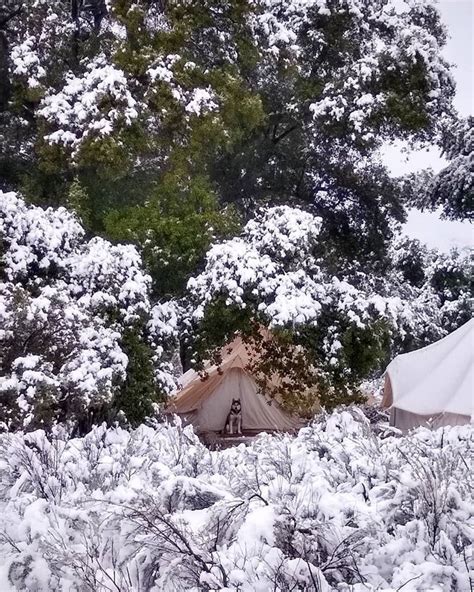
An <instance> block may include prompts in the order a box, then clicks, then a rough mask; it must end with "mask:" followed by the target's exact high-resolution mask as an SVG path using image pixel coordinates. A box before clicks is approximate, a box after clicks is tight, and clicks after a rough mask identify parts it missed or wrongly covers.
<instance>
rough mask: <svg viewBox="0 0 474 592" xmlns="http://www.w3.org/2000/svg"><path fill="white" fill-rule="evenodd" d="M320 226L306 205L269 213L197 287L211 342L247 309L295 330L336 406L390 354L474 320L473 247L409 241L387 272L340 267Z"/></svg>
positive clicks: (197, 308)
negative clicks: (442, 247) (442, 248)
mask: <svg viewBox="0 0 474 592" xmlns="http://www.w3.org/2000/svg"><path fill="white" fill-rule="evenodd" d="M321 226H322V225H321V220H320V218H318V217H316V216H314V215H312V214H310V213H308V212H304V211H302V210H300V209H298V208H290V207H288V206H278V207H274V208H268V209H266V210H263V211H262V212H261V213H260V215H259V216H258V217H257V218H255V219H254V220H251V221H250V222H248V223H247V225H246V226H245V227H244V229H243V231H242V233H241V235H240V236H238V237H236V238H234V239H231V240H227V241H225V242H223V243H220V244H215V245H214V246H212V247H211V249H210V250H209V252H208V254H207V259H206V267H205V269H204V270H203V272H202V273H200V274H199V275H197V276H196V277H194V278H191V279H190V281H189V283H188V290H189V293H190V297H191V300H192V302H193V303H194V313H193V318H194V321H195V323H196V326H197V330H198V332H199V330H200V326H202V327H203V335H204V338H205V339H206V337H205V333H206V331H207V332H208V330H209V323H211V324H212V323H213V322H214V323H216V322H217V323H219V322H220V320H219V319H220V318H224V316H225V315H227V318H228V316H229V312H228V311H229V310H238V311H240V313H236V314H235V318H236V319H237V322H238V323H241V317H242V314H241V313H245V315H247V316H248V317H249V318H250V319H254V320H257V321H258V322H260V323H262V324H264V325H265V326H268V327H270V328H272V329H284V330H289V331H290V332H291V333H292V335H293V340H294V343H296V344H298V345H301V346H303V348H304V349H305V351H306V356H307V363H308V365H313V366H314V367H315V368H317V369H318V370H317V371H318V375H319V381H320V382H324V383H326V381H327V384H326V387H327V388H329V393H330V394H329V396H328V397H326V396H325V395H323V394H322V393H323V389H322V385H321V384H320V385H319V393H320V400H321V402H322V404H324V405H327V406H333V405H334V404H335V403H336V402H337V397H336V398H335V395H334V392H333V389H334V388H337V389H342V391H344V392H345V396H348V395H349V393H348V392H347V388H348V385H350V384H351V385H352V386H353V387H355V386H356V385H357V384H358V383H360V381H362V380H364V379H367V378H369V377H370V376H372V377H374V376H375V374H376V373H379V374H380V372H382V371H383V369H384V363H386V361H387V359H388V357H389V356H393V355H395V354H396V353H400V352H403V351H407V350H409V349H413V348H415V347H420V346H422V345H427V344H428V343H431V342H433V341H435V340H436V339H439V338H441V337H443V336H444V335H446V334H447V333H449V332H451V331H453V330H455V329H456V328H458V327H459V326H460V325H461V324H463V323H464V322H466V321H467V320H468V319H469V318H470V317H469V315H470V313H469V306H470V303H472V298H471V296H470V289H471V285H470V284H471V282H470V279H469V269H470V263H469V254H467V253H456V252H453V253H452V254H450V255H442V254H439V253H436V252H435V251H428V250H426V249H425V250H423V248H422V246H421V245H419V244H418V245H417V244H412V243H410V241H407V240H405V239H403V238H400V239H399V240H397V241H394V242H393V244H392V247H391V250H390V252H389V258H388V260H387V262H386V264H385V265H384V267H382V268H381V271H375V272H371V271H368V270H365V269H363V268H359V267H357V266H356V265H352V266H347V265H345V266H344V267H342V266H341V267H339V266H338V265H337V260H334V257H333V253H332V252H331V251H329V253H328V250H327V247H326V245H325V241H324V238H323V235H322V233H321ZM335 261H336V264H335ZM463 270H464V271H463ZM216 311H217V312H216ZM226 311H227V312H226ZM239 315H240V316H239ZM208 319H210V320H208ZM214 333H215V331H214ZM221 338H223V339H224V340H225V339H228V338H229V337H228V335H227V334H226V335H222V336H221ZM210 345H211V346H212V345H213V344H212V343H211V344H210ZM273 363H274V365H275V366H276V365H277V363H278V361H277V360H274V362H273ZM289 372H290V369H289V368H286V373H289ZM374 373H375V374H374ZM302 390H304V388H303V389H302ZM345 400H346V401H347V400H348V399H345Z"/></svg>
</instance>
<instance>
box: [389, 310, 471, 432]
mask: <svg viewBox="0 0 474 592" xmlns="http://www.w3.org/2000/svg"><path fill="white" fill-rule="evenodd" d="M473 366H474V319H471V320H470V321H469V322H468V323H466V324H465V325H463V326H462V327H460V328H459V329H457V330H456V331H454V333H451V334H450V335H448V336H447V337H444V338H443V339H441V340H440V341H437V342H436V343H433V344H431V345H428V346H427V347H424V348H422V349H419V350H416V351H413V352H410V353H407V354H402V355H399V356H397V357H396V358H395V359H394V360H393V361H392V362H391V363H390V364H389V366H388V367H387V370H386V374H385V388H384V396H383V400H382V405H383V406H384V407H390V408H391V423H392V425H394V426H396V427H398V428H400V429H402V430H405V431H406V430H409V429H411V428H413V427H416V426H419V425H424V424H427V423H428V422H429V423H430V425H432V426H433V427H439V426H443V425H460V424H465V423H469V422H470V421H472V420H473V417H474V373H473Z"/></svg>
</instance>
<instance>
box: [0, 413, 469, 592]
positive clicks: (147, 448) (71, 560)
mask: <svg viewBox="0 0 474 592" xmlns="http://www.w3.org/2000/svg"><path fill="white" fill-rule="evenodd" d="M472 438H473V432H472V427H471V426H463V427H453V428H444V429H442V430H438V431H436V432H431V431H429V430H428V429H425V428H420V429H418V430H417V431H415V432H412V433H411V434H410V435H408V436H403V437H402V436H398V437H384V438H383V439H380V438H379V437H378V436H376V435H375V433H374V432H373V430H372V429H371V426H370V424H369V422H368V421H367V419H365V418H364V417H363V415H362V414H361V413H360V412H357V411H354V410H351V411H348V410H339V411H338V412H336V413H333V414H332V415H324V416H321V417H320V418H319V419H318V421H317V422H314V423H313V424H312V425H310V426H308V427H307V428H304V429H302V430H301V431H300V433H299V435H298V436H296V437H292V436H288V435H280V436H271V435H261V436H260V437H259V438H257V439H256V440H255V441H254V442H253V443H252V444H250V445H248V446H244V445H240V446H238V447H236V448H232V449H227V450H224V451H215V452H210V451H209V450H207V449H206V448H205V447H204V446H203V445H202V444H201V443H200V442H199V440H198V439H197V438H196V436H195V435H194V434H193V432H192V430H191V429H190V428H189V427H187V428H182V427H181V426H180V424H176V425H167V424H160V425H159V426H158V427H157V429H156V430H154V429H151V428H149V427H145V426H141V427H140V428H138V429H137V430H135V431H131V432H130V431H125V430H123V429H121V428H113V429H111V428H109V429H106V428H105V426H100V427H95V428H93V430H92V431H91V432H90V433H88V434H87V435H86V436H85V437H83V438H74V439H68V437H67V436H66V434H65V432H64V431H63V430H60V429H57V428H56V429H55V430H53V433H52V434H51V435H50V436H49V437H47V436H46V435H45V433H44V432H43V431H41V430H39V431H36V432H31V433H28V434H24V435H23V434H2V435H0V459H1V460H0V510H1V512H0V516H1V518H0V587H1V589H2V590H6V591H11V590H25V589H26V590H36V592H46V591H48V592H50V591H61V592H62V591H66V590H71V589H78V590H94V592H106V591H107V592H108V591H109V590H120V591H121V592H132V591H133V592H164V591H166V592H181V591H182V592H184V591H192V592H198V591H199V592H205V591H209V592H210V591H211V590H212V591H220V592H230V591H235V592H237V591H238V592H255V591H261V592H264V591H265V592H266V591H267V590H275V591H276V592H289V591H290V590H301V591H303V590H305V591H307V592H310V591H311V592H317V591H318V592H321V591H326V592H328V591H330V590H334V591H336V590H337V591H340V590H342V591H343V592H354V591H355V592H367V590H379V591H381V592H383V591H386V592H389V591H393V590H396V589H406V590H409V591H410V592H415V591H418V590H431V591H433V592H448V591H449V592H452V591H454V592H463V591H464V590H469V587H470V586H472V581H471V582H470V580H469V557H470V556H471V554H472V533H471V530H470V529H472V513H473V510H474V505H473V499H472V483H470V479H471V476H470V470H469V453H470V450H471V448H472ZM471 577H472V576H471Z"/></svg>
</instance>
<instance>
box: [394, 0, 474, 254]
mask: <svg viewBox="0 0 474 592" xmlns="http://www.w3.org/2000/svg"><path fill="white" fill-rule="evenodd" d="M437 4H438V8H439V10H440V12H441V16H442V19H443V21H444V23H445V24H446V25H447V27H448V34H449V39H448V42H447V44H446V47H445V48H444V52H443V53H444V56H445V57H446V59H447V60H448V61H449V62H451V63H452V64H455V68H454V70H453V75H454V78H455V80H456V97H455V100H454V105H455V106H456V108H457V110H458V111H459V112H460V113H461V114H462V115H474V100H473V96H474V41H473V37H474V0H439V2H438V3H437ZM383 159H384V161H385V163H386V165H387V166H388V168H389V169H390V171H391V172H392V174H394V175H397V176H398V175H401V174H403V173H409V172H413V171H417V170H420V169H424V168H427V167H431V168H432V169H433V170H435V171H439V170H440V169H441V168H442V167H443V165H444V163H445V162H446V161H445V160H444V159H442V158H441V157H440V154H439V150H438V149H437V148H433V149H430V150H423V151H417V152H412V153H410V154H406V153H404V152H403V145H402V144H401V143H398V144H396V145H394V146H387V147H386V148H385V149H384V154H383ZM405 232H406V233H407V234H408V235H409V236H411V237H413V238H419V239H420V240H422V241H423V242H425V243H427V244H428V245H429V246H431V247H437V248H438V249H441V250H443V251H446V250H449V249H450V248H451V247H454V246H458V247H465V246H474V227H473V225H472V224H470V223H468V222H463V223H462V222H448V221H444V220H440V219H439V216H438V215H437V214H436V213H432V212H418V211H416V210H412V211H411V212H409V215H408V222H407V224H406V226H405Z"/></svg>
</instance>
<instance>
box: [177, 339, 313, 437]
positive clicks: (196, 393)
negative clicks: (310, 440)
mask: <svg viewBox="0 0 474 592" xmlns="http://www.w3.org/2000/svg"><path fill="white" fill-rule="evenodd" d="M255 355H256V354H255V352H254V351H253V349H252V348H251V347H250V346H249V345H247V344H245V343H244V342H243V340H242V339H241V338H240V337H236V338H235V339H234V341H232V343H230V344H229V345H227V346H226V347H224V348H223V349H222V351H221V356H222V362H221V363H220V364H219V366H217V365H212V364H208V365H207V367H206V368H205V376H204V377H203V376H201V375H200V374H199V373H197V372H195V371H194V370H188V372H186V373H185V374H184V375H183V376H182V377H181V381H180V382H181V386H182V389H181V390H180V391H179V392H178V393H177V395H176V396H175V397H173V399H172V400H171V402H170V405H169V406H168V408H167V410H166V412H167V413H175V414H177V415H179V416H181V417H182V418H183V419H184V420H185V421H186V422H189V423H192V424H193V426H194V428H195V429H196V430H197V431H198V432H220V431H222V430H223V429H224V425H225V422H226V418H227V414H228V413H229V410H230V406H231V404H232V399H234V398H235V399H240V402H241V405H242V429H243V430H244V431H246V432H259V431H265V430H269V431H270V430H279V431H290V430H293V429H295V428H297V427H301V425H302V422H301V420H300V419H299V418H297V417H294V416H292V415H290V414H289V413H286V412H285V411H284V410H283V409H282V408H281V407H280V405H279V404H278V402H277V401H276V400H274V399H271V400H270V399H268V398H267V397H265V396H264V395H263V394H262V393H261V392H259V387H258V385H257V382H256V381H255V379H254V377H253V376H252V373H251V372H250V371H249V360H251V359H252V358H254V357H255ZM275 380H276V378H275V377H272V378H271V382H272V383H274V382H275Z"/></svg>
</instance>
